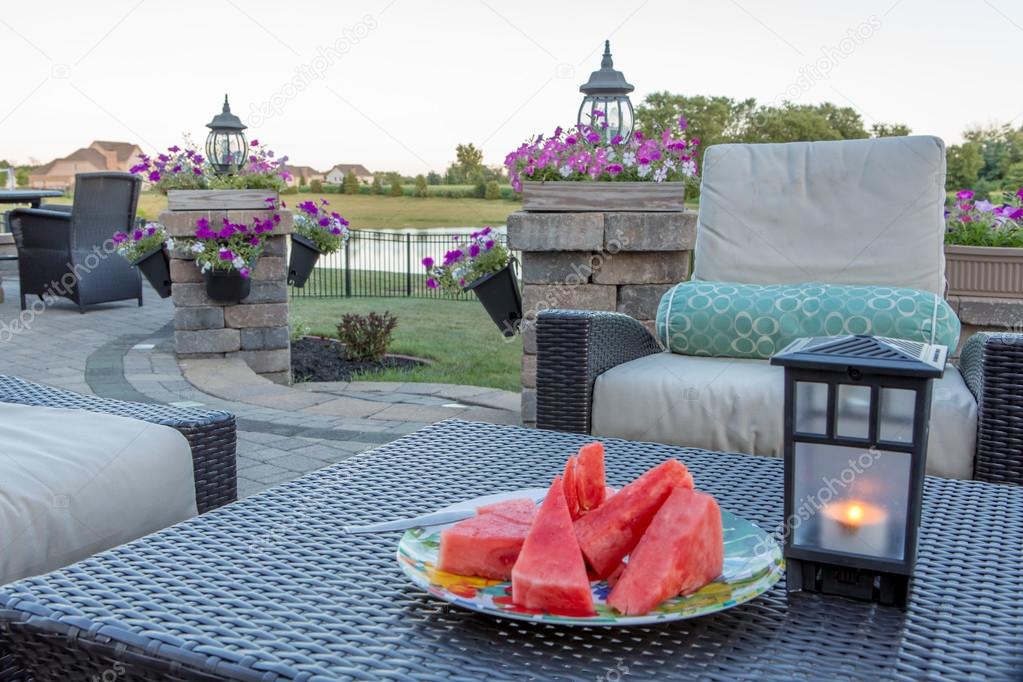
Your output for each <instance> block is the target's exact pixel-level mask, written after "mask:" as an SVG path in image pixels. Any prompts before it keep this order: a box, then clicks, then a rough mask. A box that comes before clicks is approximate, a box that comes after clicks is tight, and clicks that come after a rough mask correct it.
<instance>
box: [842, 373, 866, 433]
mask: <svg viewBox="0 0 1023 682" xmlns="http://www.w3.org/2000/svg"><path fill="white" fill-rule="evenodd" d="M835 412H836V414H837V417H838V423H837V424H836V425H835V433H836V434H837V435H839V436H846V437H847V438H869V437H870V387H869V386H853V385H852V384H839V385H838V402H837V403H836V406H835Z"/></svg>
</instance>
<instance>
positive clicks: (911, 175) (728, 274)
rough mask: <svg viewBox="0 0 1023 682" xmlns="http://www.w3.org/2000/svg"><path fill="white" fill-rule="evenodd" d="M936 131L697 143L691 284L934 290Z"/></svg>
mask: <svg viewBox="0 0 1023 682" xmlns="http://www.w3.org/2000/svg"><path fill="white" fill-rule="evenodd" d="M944 202H945V144H944V143H943V142H942V141H941V140H940V139H939V138H937V137H926V136H912V137H887V138H880V139H876V140H844V141H838V142H792V143H787V144H724V145H715V146H713V147H710V148H708V149H707V153H706V156H705V158H704V162H703V183H702V185H701V195H700V216H699V221H698V223H697V236H696V264H695V268H694V271H693V279H701V280H711V281H721V282H744V283H751V284H794V283H798V282H826V283H829V284H869V285H890V286H899V287H909V288H912V289H921V290H923V291H930V292H933V293H936V294H939V295H944V293H945V256H944V251H943V246H942V244H943V239H944V231H945V225H944Z"/></svg>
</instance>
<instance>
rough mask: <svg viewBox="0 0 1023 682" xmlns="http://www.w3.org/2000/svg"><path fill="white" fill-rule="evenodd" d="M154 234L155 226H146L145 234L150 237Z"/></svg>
mask: <svg viewBox="0 0 1023 682" xmlns="http://www.w3.org/2000/svg"><path fill="white" fill-rule="evenodd" d="M154 234H156V228H155V227H149V228H146V236H147V237H152V236H153V235H154Z"/></svg>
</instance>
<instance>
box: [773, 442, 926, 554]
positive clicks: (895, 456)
mask: <svg viewBox="0 0 1023 682" xmlns="http://www.w3.org/2000/svg"><path fill="white" fill-rule="evenodd" d="M911 462H912V456H911V455H910V454H908V453H904V452H891V451H886V450H876V449H874V450H867V449H864V448H850V447H844V446H839V445H827V444H817V443H799V442H797V443H795V444H794V451H793V471H792V474H793V486H794V487H793V497H792V499H793V501H794V504H795V507H794V509H793V512H792V514H793V528H792V539H791V541H792V544H793V545H794V546H798V547H802V548H806V549H813V550H820V551H829V552H841V553H845V554H856V555H863V556H869V557H875V558H879V559H888V560H894V561H901V560H902V559H903V558H904V556H905V544H906V525H907V518H908V515H909V476H910V464H911Z"/></svg>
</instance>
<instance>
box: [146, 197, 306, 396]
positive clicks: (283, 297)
mask: <svg viewBox="0 0 1023 682" xmlns="http://www.w3.org/2000/svg"><path fill="white" fill-rule="evenodd" d="M279 213H280V214H281V222H280V223H279V224H278V225H277V226H276V228H275V229H274V231H273V232H268V233H266V234H264V235H263V237H264V245H265V246H264V249H263V255H262V256H260V258H259V260H258V261H256V264H255V266H254V267H253V269H252V275H251V276H252V291H251V293H250V294H249V295H248V297H247V298H245V300H243V301H241V302H240V303H237V304H235V303H221V302H219V301H214V300H211V299H210V298H209V297H208V296H207V295H206V285H205V283H204V281H203V276H202V273H200V272H199V268H197V267H196V265H195V260H194V259H193V257H192V255H191V254H189V253H188V252H187V251H186V250H184V249H175V250H174V251H173V252H172V253H171V254H170V275H171V283H172V285H171V298H172V299H173V301H174V350H175V352H176V353H177V355H178V357H179V358H209V357H240V358H241V359H242V360H244V361H245V362H246V364H248V365H249V367H251V368H252V370H253V371H254V372H256V373H257V374H259V375H261V376H263V377H265V378H267V379H270V380H271V381H274V382H276V383H279V384H288V383H290V382H291V337H290V333H289V327H288V283H287V277H288V262H287V239H288V237H287V235H288V234H290V233H291V226H292V221H291V218H292V216H291V213H290V212H289V211H279ZM270 215H271V212H269V211H242V210H231V211H167V212H165V213H162V214H160V222H161V223H163V225H164V226H165V227H166V228H167V232H168V233H169V234H170V236H172V237H174V238H186V237H191V236H193V235H194V233H195V222H196V221H197V220H198V219H199V218H202V217H206V218H208V219H209V221H210V225H212V226H214V228H215V227H216V226H218V225H220V224H221V223H222V221H223V218H224V217H225V216H226V217H228V219H229V220H230V221H231V222H233V223H243V224H245V225H251V224H252V220H253V218H254V217H256V216H259V217H260V218H267V217H269V216H270Z"/></svg>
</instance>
